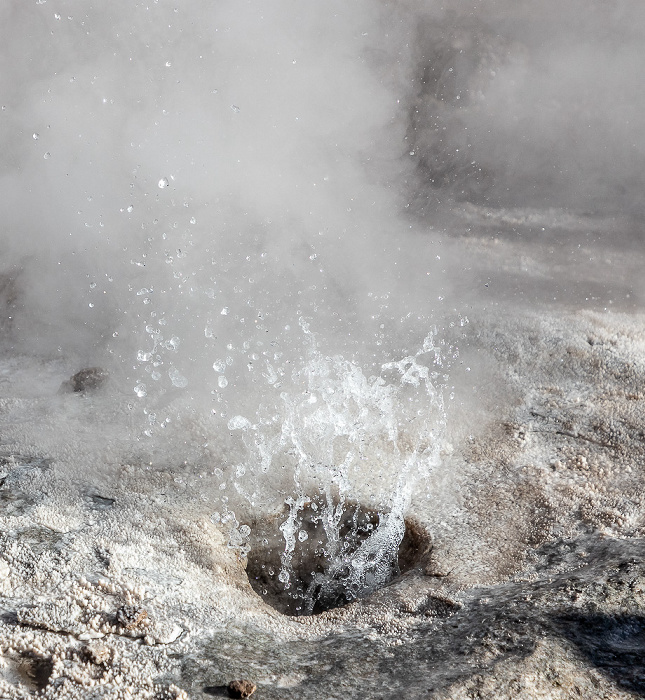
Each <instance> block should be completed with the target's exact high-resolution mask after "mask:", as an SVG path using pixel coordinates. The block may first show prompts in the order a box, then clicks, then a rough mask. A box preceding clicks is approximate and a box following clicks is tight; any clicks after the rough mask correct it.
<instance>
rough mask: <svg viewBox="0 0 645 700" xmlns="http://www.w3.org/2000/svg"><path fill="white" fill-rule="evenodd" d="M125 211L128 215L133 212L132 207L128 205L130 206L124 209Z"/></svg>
mask: <svg viewBox="0 0 645 700" xmlns="http://www.w3.org/2000/svg"><path fill="white" fill-rule="evenodd" d="M126 211H127V212H128V214H132V212H133V211H134V207H133V206H132V205H130V206H129V207H128V208H127V209H126Z"/></svg>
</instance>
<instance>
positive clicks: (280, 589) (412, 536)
mask: <svg viewBox="0 0 645 700" xmlns="http://www.w3.org/2000/svg"><path fill="white" fill-rule="evenodd" d="M336 509H338V504H335V505H334V506H327V505H326V504H324V503H321V502H320V501H318V502H316V501H313V500H312V501H310V502H308V503H307V504H306V505H305V506H304V507H303V508H302V509H301V510H299V512H298V514H297V519H296V521H295V522H296V526H297V527H296V528H295V532H294V535H295V547H294V549H293V551H292V553H291V557H290V559H289V561H288V566H286V567H285V551H286V550H287V547H286V540H285V536H284V534H283V531H282V530H281V526H283V527H284V523H285V522H286V521H287V517H288V514H285V515H283V516H282V517H279V518H276V519H275V520H273V521H269V522H264V523H256V524H255V526H254V527H253V529H252V535H251V542H250V545H251V549H250V551H249V553H248V557H247V567H246V572H247V575H248V578H249V582H250V583H251V586H252V588H253V590H254V591H255V592H256V593H258V594H259V595H260V596H261V597H262V598H263V600H264V601H265V602H266V603H268V604H269V605H271V606H272V607H273V608H275V609H276V610H278V611H279V612H281V613H283V614H285V615H296V616H299V615H315V614H318V613H321V612H324V611H325V610H331V609H333V608H338V607H341V606H343V605H346V604H348V603H351V602H352V601H353V600H356V599H357V598H362V597H365V596H366V595H369V594H370V593H373V592H374V591H376V590H378V589H379V588H382V587H384V586H386V585H388V584H390V583H392V581H394V580H395V579H396V578H397V577H399V576H400V575H401V574H402V573H405V572H406V571H409V570H410V569H413V568H414V567H415V566H418V565H420V564H422V563H423V559H424V558H425V556H426V555H427V554H428V553H429V551H430V549H431V546H432V544H431V543H432V539H431V537H430V535H429V533H428V532H427V531H426V530H425V529H424V528H423V527H422V526H421V525H420V524H418V523H417V522H415V521H413V520H408V519H407V518H406V519H405V520H404V527H405V531H404V534H403V538H402V540H401V541H400V543H399V544H398V551H397V547H396V544H397V542H398V539H397V540H392V541H388V534H389V533H385V537H383V534H384V531H383V528H384V527H387V525H386V523H387V517H388V515H387V514H386V515H383V514H379V513H378V512H377V511H375V510H371V509H368V508H365V507H363V506H361V505H359V504H355V503H347V502H346V503H344V504H342V506H341V510H342V515H340V517H339V518H338V520H337V521H336V524H335V525H334V526H330V520H329V519H330V518H331V517H333V515H334V513H336V515H338V513H339V512H340V511H338V510H336ZM399 527H401V524H400V523H399ZM379 528H381V532H377V531H378V530H379ZM399 532H400V530H399ZM328 535H331V541H330V537H329V536H328ZM399 537H400V536H399ZM389 547H391V551H389V555H388V556H384V553H386V550H388V548H389ZM359 571H360V572H362V573H361V575H357V572H359ZM286 573H288V574H289V578H288V580H285V579H286V575H285V574H286Z"/></svg>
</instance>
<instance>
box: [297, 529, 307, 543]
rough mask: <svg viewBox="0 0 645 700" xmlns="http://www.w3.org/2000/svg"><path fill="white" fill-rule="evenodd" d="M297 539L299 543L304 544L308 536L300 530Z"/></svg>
mask: <svg viewBox="0 0 645 700" xmlns="http://www.w3.org/2000/svg"><path fill="white" fill-rule="evenodd" d="M298 539H299V540H300V542H304V541H305V540H306V539H309V535H308V534H307V533H306V532H305V531H304V530H300V532H299V533H298Z"/></svg>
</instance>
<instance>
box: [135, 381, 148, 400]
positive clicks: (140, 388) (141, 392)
mask: <svg viewBox="0 0 645 700" xmlns="http://www.w3.org/2000/svg"><path fill="white" fill-rule="evenodd" d="M134 393H135V394H136V395H137V396H138V397H139V398H140V399H142V398H143V397H144V396H147V394H148V392H147V391H146V385H145V384H137V385H136V386H135V387H134Z"/></svg>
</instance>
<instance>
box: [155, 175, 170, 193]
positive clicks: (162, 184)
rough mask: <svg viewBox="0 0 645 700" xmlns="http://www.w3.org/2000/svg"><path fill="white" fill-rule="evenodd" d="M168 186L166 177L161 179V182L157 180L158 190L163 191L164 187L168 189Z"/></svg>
mask: <svg viewBox="0 0 645 700" xmlns="http://www.w3.org/2000/svg"><path fill="white" fill-rule="evenodd" d="M169 184H170V183H169V182H168V178H167V177H162V178H161V180H159V182H158V183H157V185H158V186H159V189H160V190H163V189H164V188H165V187H168V185H169Z"/></svg>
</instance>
